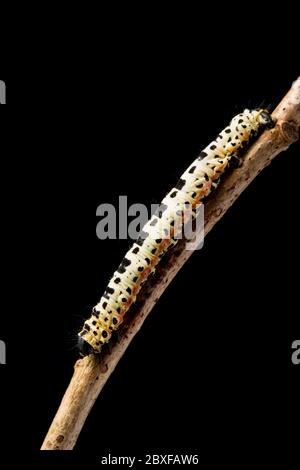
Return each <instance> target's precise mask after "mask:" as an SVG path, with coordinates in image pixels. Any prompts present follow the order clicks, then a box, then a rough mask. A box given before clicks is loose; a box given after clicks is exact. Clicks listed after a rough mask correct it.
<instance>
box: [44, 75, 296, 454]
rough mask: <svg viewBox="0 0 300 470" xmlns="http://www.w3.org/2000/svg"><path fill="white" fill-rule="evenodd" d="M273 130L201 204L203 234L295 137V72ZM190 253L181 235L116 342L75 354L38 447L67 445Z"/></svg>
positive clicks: (67, 448) (73, 438)
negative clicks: (90, 353) (65, 385)
mask: <svg viewBox="0 0 300 470" xmlns="http://www.w3.org/2000/svg"><path fill="white" fill-rule="evenodd" d="M272 116H273V118H275V119H276V120H277V124H276V126H275V127H274V129H271V130H268V131H265V132H264V133H263V134H262V135H261V136H260V137H259V139H258V140H257V141H256V142H254V144H253V145H252V146H251V147H250V148H249V150H248V151H247V153H246V155H245V159H244V163H243V166H242V167H241V168H239V169H237V170H234V171H233V172H232V173H230V174H229V175H228V176H227V177H226V178H225V179H224V181H223V182H222V184H221V185H220V187H219V188H218V190H217V191H216V192H215V193H214V194H212V196H211V197H210V199H209V201H208V202H207V203H206V205H205V234H207V233H208V232H209V231H210V230H211V229H212V227H213V226H214V225H215V224H216V223H217V222H218V220H219V219H220V218H221V217H222V216H223V215H224V214H225V212H226V211H227V210H228V209H229V207H230V206H231V205H232V204H233V202H234V201H235V200H236V199H237V197H238V196H239V195H240V194H241V193H242V191H243V190H244V189H245V188H246V187H247V186H248V185H249V184H250V183H251V181H252V180H253V179H254V178H255V177H256V176H257V175H258V173H260V172H261V170H263V169H264V168H265V167H266V166H267V165H268V164H269V163H270V162H271V160H272V159H273V158H274V157H275V156H276V155H278V154H279V153H280V152H282V151H283V150H286V149H287V148H288V147H289V145H290V144H292V143H293V142H295V141H296V140H297V139H298V134H299V126H300V77H299V78H298V79H297V80H296V81H295V82H294V83H293V85H292V87H291V89H290V90H289V92H288V93H287V95H286V96H285V97H284V98H283V99H282V101H281V102H280V104H279V105H278V106H277V108H276V109H275V111H274V112H273V114H272ZM192 253H193V252H192V251H189V250H186V249H185V241H184V240H182V241H181V242H180V243H178V245H177V246H176V247H175V249H174V250H173V251H172V252H171V253H170V255H167V256H168V257H167V258H166V261H165V262H164V263H163V265H162V266H161V267H159V268H158V269H157V272H156V273H155V275H154V276H153V278H152V279H151V282H148V283H147V284H146V287H145V289H143V291H142V296H141V298H140V300H139V302H138V303H137V304H136V305H135V306H134V308H133V311H132V312H131V313H130V315H128V318H127V321H126V323H125V325H124V327H123V328H122V330H121V331H120V338H119V341H118V342H116V341H113V342H112V348H111V351H109V350H108V349H105V350H104V351H103V353H102V354H101V356H100V360H99V359H97V358H96V357H94V356H88V357H85V358H83V359H80V360H78V361H77V362H76V364H75V371H74V375H73V377H72V379H71V382H70V385H69V387H68V389H67V391H66V393H65V395H64V397H63V400H62V402H61V405H60V407H59V409H58V411H57V414H56V416H55V418H54V420H53V422H52V424H51V426H50V429H49V431H48V434H47V436H46V438H45V440H44V443H43V445H42V450H69V449H73V447H74V445H75V443H76V441H77V438H78V436H79V434H80V431H81V429H82V427H83V425H84V422H85V420H86V418H87V416H88V414H89V412H90V410H91V408H92V406H93V404H94V402H95V400H96V399H97V397H98V395H99V393H100V392H101V390H102V388H103V386H104V385H105V383H106V381H107V380H108V378H109V376H110V374H111V373H112V372H113V370H114V368H115V367H116V365H117V363H118V361H119V360H120V358H121V357H122V355H123V354H124V352H125V350H126V348H127V347H128V346H129V344H130V342H131V340H132V339H133V337H134V336H135V335H136V333H137V332H138V331H139V329H140V328H141V326H142V324H143V322H144V320H145V319H146V317H147V315H148V314H149V313H150V311H151V309H152V308H153V306H154V304H155V303H156V301H157V300H158V298H159V297H160V296H161V295H162V293H163V292H164V290H165V289H166V287H167V286H168V284H169V283H170V282H171V281H172V279H173V278H174V277H175V276H176V274H177V272H178V271H179V269H180V268H181V267H182V266H183V264H184V263H185V262H186V261H187V259H188V258H189V257H190V256H191V254H192Z"/></svg>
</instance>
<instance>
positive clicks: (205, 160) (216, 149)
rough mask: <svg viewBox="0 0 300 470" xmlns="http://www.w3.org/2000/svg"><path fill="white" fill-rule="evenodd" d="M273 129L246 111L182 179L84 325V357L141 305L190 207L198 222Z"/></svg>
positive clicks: (261, 114) (263, 116) (262, 116)
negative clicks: (229, 174)
mask: <svg viewBox="0 0 300 470" xmlns="http://www.w3.org/2000/svg"><path fill="white" fill-rule="evenodd" d="M273 125H274V123H273V121H272V118H271V116H270V114H269V112H268V111H266V110H264V109H258V110H252V111H250V110H248V109H245V110H244V112H243V113H240V114H238V115H236V116H235V117H234V118H233V119H232V120H231V122H230V124H229V126H228V127H226V128H225V129H224V130H223V131H222V132H221V133H220V134H218V136H217V137H216V139H215V140H214V141H213V142H211V143H210V144H209V145H208V146H207V147H206V148H205V149H204V150H203V151H202V152H201V153H200V155H199V157H198V158H197V159H196V160H195V161H194V162H193V163H192V164H191V165H190V166H189V167H188V168H187V170H186V171H185V172H184V173H183V174H182V175H181V177H180V179H179V180H178V182H177V184H176V186H175V187H174V188H172V189H171V191H170V192H169V193H168V194H167V195H166V197H165V198H164V199H163V200H162V202H161V205H160V207H159V209H158V211H156V212H155V213H154V215H153V216H152V217H151V218H150V220H149V221H148V222H147V223H146V224H145V226H144V227H143V229H142V231H141V233H140V237H139V238H138V239H137V240H136V241H135V242H134V243H133V245H132V247H131V248H130V249H129V251H128V252H127V253H126V255H125V257H124V258H123V260H122V262H121V264H120V265H119V267H118V269H117V270H116V271H115V272H114V274H113V276H112V278H111V279H110V281H109V284H108V286H107V288H106V290H105V292H104V294H103V296H102V298H101V299H100V301H99V303H98V304H97V305H95V307H94V308H93V310H92V314H91V317H90V318H89V319H87V320H86V321H85V322H84V325H83V329H82V330H81V331H80V332H79V334H78V348H79V351H80V353H81V354H82V355H87V354H91V353H99V352H100V351H101V347H102V345H103V344H105V343H107V342H108V341H109V339H110V338H111V335H112V332H113V331H114V330H117V329H118V328H119V326H120V324H121V323H122V321H123V318H124V315H125V314H126V312H127V311H128V309H129V308H130V306H131V305H132V304H133V303H134V302H135V301H136V298H137V295H138V293H139V291H140V289H141V287H142V284H143V283H144V282H145V281H146V280H147V278H148V277H149V275H150V274H151V273H153V272H154V270H155V267H156V266H157V264H158V263H159V261H160V258H161V257H162V256H163V255H164V254H165V253H166V251H167V250H168V249H169V248H170V247H172V246H174V245H175V244H176V242H177V240H176V234H177V231H178V230H179V229H180V228H181V227H182V225H183V223H184V222H185V221H184V216H183V214H184V209H185V207H186V205H190V206H191V208H192V212H193V214H192V216H193V217H195V216H196V208H197V207H198V205H199V204H202V203H203V202H204V200H205V199H206V198H207V196H208V195H209V194H210V193H211V191H212V190H213V189H215V188H216V187H217V186H218V184H219V182H220V178H221V176H222V175H223V174H224V172H225V171H226V169H227V168H229V167H230V166H232V165H233V164H235V165H236V163H239V162H240V160H239V156H240V151H241V149H242V148H244V147H245V145H246V144H248V142H249V141H250V140H251V138H252V137H253V136H255V135H257V133H258V132H259V131H260V130H262V129H264V128H266V127H273ZM162 234H163V235H164V236H162Z"/></svg>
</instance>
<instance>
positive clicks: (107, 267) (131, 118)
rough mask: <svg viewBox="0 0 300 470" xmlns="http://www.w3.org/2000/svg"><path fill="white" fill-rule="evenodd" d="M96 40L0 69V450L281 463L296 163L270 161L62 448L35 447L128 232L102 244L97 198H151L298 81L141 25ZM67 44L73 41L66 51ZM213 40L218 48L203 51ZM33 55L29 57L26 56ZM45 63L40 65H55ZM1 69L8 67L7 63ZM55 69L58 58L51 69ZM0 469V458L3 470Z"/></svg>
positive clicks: (288, 384) (194, 39) (295, 425)
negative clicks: (235, 119)
mask: <svg viewBox="0 0 300 470" xmlns="http://www.w3.org/2000/svg"><path fill="white" fill-rule="evenodd" d="M142 30H143V27H142V26H141V29H140V31H139V34H138V36H137V35H136V34H135V35H134V34H130V31H127V33H126V34H124V35H120V37H119V38H118V40H117V41H116V40H115V37H114V34H113V33H111V36H109V35H107V36H106V40H105V38H104V39H103V38H102V37H100V36H99V37H97V34H95V37H93V35H92V34H91V37H88V38H86V39H85V41H84V43H83V44H84V45H83V46H82V44H81V46H82V47H79V44H80V40H78V41H76V42H75V44H74V43H72V44H69V43H68V41H67V40H66V43H68V44H69V45H66V46H64V50H62V51H60V55H59V56H55V57H53V56H51V53H50V51H51V47H49V49H47V52H45V53H43V58H42V60H41V61H40V62H39V61H37V62H36V63H35V64H34V65H33V67H32V68H31V69H30V72H29V69H28V68H26V67H25V64H26V57H25V56H22V54H21V56H22V58H21V59H20V60H19V62H18V64H16V63H12V62H13V61H10V62H7V68H6V69H5V68H3V69H2V68H1V69H0V70H1V74H2V73H3V75H1V77H0V78H1V79H4V80H5V81H6V83H7V98H8V103H7V106H6V107H5V108H4V111H3V109H2V113H5V115H4V116H3V115H1V128H2V137H1V139H2V142H3V146H2V148H3V149H4V151H3V154H2V171H1V176H2V178H1V179H2V185H1V191H2V194H1V201H2V211H1V212H2V221H3V225H2V235H3V242H2V257H1V258H2V263H1V264H2V273H3V274H2V277H3V298H2V306H3V311H2V315H1V330H0V332H1V335H0V337H1V339H2V340H5V341H6V343H7V365H6V366H5V367H4V366H1V370H0V373H1V374H0V379H1V429H0V432H1V448H3V450H4V451H7V456H8V457H9V459H12V458H13V457H15V456H16V455H17V456H18V457H20V458H21V459H22V460H23V462H24V463H25V462H27V461H28V460H30V461H31V462H33V463H37V465H38V466H40V468H44V466H45V465H46V463H48V462H50V465H53V464H54V463H57V462H58V461H62V462H65V465H67V463H68V462H69V463H72V465H73V466H74V465H75V459H76V463H81V462H93V463H96V464H97V462H99V458H100V457H101V456H102V455H106V454H107V453H108V452H111V453H114V454H115V455H143V454H144V453H146V452H150V453H153V452H163V453H165V452H170V453H180V452H188V453H199V456H200V463H202V464H203V467H204V468H213V466H214V464H215V463H217V462H222V464H224V463H230V464H232V465H237V466H238V467H239V468H240V467H241V466H242V467H243V463H244V462H249V461H250V462H252V463H258V462H259V463H262V462H264V463H266V464H268V463H270V462H273V461H278V459H279V458H280V457H282V459H283V461H285V462H286V459H287V458H288V456H289V457H291V456H292V455H293V453H294V452H295V451H296V432H297V429H298V431H299V410H298V400H297V399H298V398H299V375H300V366H295V365H293V364H292V363H291V353H292V350H291V344H292V342H293V341H294V340H295V339H299V326H300V325H299V315H298V313H297V308H298V276H297V267H298V229H297V217H298V176H297V175H298V171H299V163H298V155H299V147H297V146H296V145H294V146H293V147H291V148H290V149H289V150H288V151H287V152H284V153H282V154H281V155H279V156H278V157H277V158H276V159H275V161H274V162H273V163H272V164H271V165H270V167H268V168H267V169H266V170H264V172H263V173H262V174H261V175H259V176H258V177H257V178H256V179H255V181H254V182H253V184H252V185H251V186H250V187H249V188H248V189H247V190H246V191H245V192H244V193H243V194H242V195H241V197H240V198H239V199H238V201H237V202H236V203H235V205H234V207H233V208H232V209H231V210H230V211H229V212H228V213H227V214H226V215H225V216H224V217H223V219H222V220H221V221H220V222H219V223H218V224H217V226H216V227H215V228H214V230H213V232H212V233H210V234H209V236H208V237H207V238H206V240H205V245H204V248H203V249H202V250H201V251H199V252H196V253H195V254H194V255H193V256H192V258H191V259H190V260H189V261H188V262H187V264H186V265H185V266H184V267H183V268H182V270H181V271H180V273H179V274H178V275H177V276H176V279H175V280H174V281H173V283H172V285H171V286H170V287H169V288H168V290H167V291H166V293H165V294H164V295H163V297H162V298H161V299H160V301H159V302H158V304H157V305H156V306H155V308H154V309H153V312H152V313H151V315H150V316H149V318H148V319H147V321H146V322H145V324H144V326H143V328H142V330H141V332H140V333H139V334H138V335H137V336H136V338H135V339H134V341H133V343H132V344H131V346H130V347H129V349H128V350H127V352H126V354H125V356H124V357H123V359H122V360H121V361H120V363H119V365H118V367H117V369H116V371H115V372H114V373H113V374H112V376H111V378H110V379H109V382H108V383H107V385H106V386H105V389H104V390H103V392H102V394H101V396H100V397H99V399H98V400H97V403H96V404H95V406H94V408H93V410H92V413H91V415H90V416H89V418H88V420H87V422H86V425H85V427H84V429H83V431H82V433H81V435H80V438H79V440H78V444H77V447H76V451H75V452H74V453H73V455H72V456H71V455H69V454H68V456H66V455H65V454H64V455H63V453H60V454H59V455H57V454H56V453H51V455H49V454H48V453H47V454H46V453H44V454H43V455H40V454H39V451H38V449H39V447H40V446H41V443H42V441H43V438H44V436H45V434H46V432H47V429H48V427H49V425H50V422H51V420H52V418H53V416H54V414H55V411H56V409H57V407H58V404H59V402H60V399H61V397H62V395H63V393H64V390H65V389H66V387H67V384H68V382H69V380H70V378H71V375H72V367H73V363H74V361H75V360H76V358H77V351H76V348H75V343H76V333H77V331H78V329H79V328H80V327H81V324H82V321H83V319H84V318H85V317H87V316H88V315H89V313H90V309H91V307H92V306H93V305H94V304H95V303H96V302H97V301H98V299H99V297H100V296H101V294H102V292H103V290H104V288H105V285H106V283H107V280H108V278H109V276H110V275H111V274H112V272H113V270H114V269H115V267H116V266H117V265H118V263H119V262H120V260H121V257H122V256H123V254H124V253H125V251H126V249H127V248H128V246H129V242H128V241H120V240H107V241H100V240H98V239H97V237H96V233H95V228H96V223H97V220H98V219H97V218H96V215H95V213H96V208H97V206H98V205H99V204H101V203H103V202H109V203H113V204H117V201H118V196H119V195H128V201H129V204H130V203H135V202H141V203H145V204H146V205H148V206H149V205H150V204H151V203H154V202H159V201H160V200H161V199H162V197H163V196H164V194H165V193H166V192H167V191H168V190H169V189H170V188H171V187H172V186H173V185H174V183H175V182H176V180H177V177H178V176H179V175H180V174H181V173H182V172H183V171H184V169H185V168H186V167H187V165H188V164H189V163H190V162H191V161H192V160H193V159H194V158H195V157H196V156H197V154H198V153H199V152H200V150H201V149H202V148H203V147H204V146H206V145H207V144H208V143H209V141H210V140H212V139H213V138H214V136H215V135H216V133H217V132H218V131H219V130H221V129H222V128H224V127H225V125H226V124H227V123H228V122H229V120H230V119H231V117H232V116H233V115H234V114H236V113H237V112H240V111H241V110H242V109H243V108H245V107H246V106H248V107H257V106H261V105H270V104H271V105H274V104H276V103H277V102H278V101H279V100H280V99H281V97H282V96H283V95H284V93H285V92H286V91H287V90H288V88H289V87H290V85H291V83H292V81H293V80H294V79H296V78H297V76H298V75H299V67H298V65H297V64H296V63H295V62H293V61H290V60H289V59H288V58H287V57H285V56H281V58H280V64H281V66H280V68H278V66H277V65H276V64H275V62H274V61H273V60H272V59H271V58H270V56H268V57H266V56H265V55H264V54H263V53H261V55H260V54H259V52H258V53H257V55H256V57H255V60H254V59H253V63H252V61H251V60H249V61H246V62H245V61H244V60H243V57H242V56H240V55H238V54H237V55H238V57H236V58H235V60H234V61H233V60H232V61H231V59H230V57H227V59H226V58H225V59H226V60H223V59H224V57H223V55H224V51H225V52H226V47H225V46H224V50H223V49H222V47H221V46H219V47H218V48H216V50H214V51H212V50H208V49H207V45H206V43H205V41H203V37H201V36H199V37H198V36H197V31H193V33H194V34H191V37H190V36H188V37H185V38H184V40H183V35H182V34H181V33H182V31H181V29H180V28H178V31H177V32H178V38H175V37H173V36H172V37H171V36H168V34H166V35H165V37H164V38H161V37H160V38H159V40H158V39H157V37H156V30H155V28H154V30H152V31H151V34H150V33H149V34H148V35H147V34H146V35H145V36H146V37H144V36H143V35H142V34H141V33H142ZM77 46H78V48H77ZM211 48H212V46H211ZM37 57H39V55H37ZM48 58H49V62H48V60H47V59H48ZM3 63H4V64H5V62H3ZM54 65H55V67H54ZM8 468H10V467H9V466H8Z"/></svg>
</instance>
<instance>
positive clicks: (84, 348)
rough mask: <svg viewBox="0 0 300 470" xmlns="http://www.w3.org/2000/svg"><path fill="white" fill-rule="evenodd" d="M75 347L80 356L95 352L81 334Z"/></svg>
mask: <svg viewBox="0 0 300 470" xmlns="http://www.w3.org/2000/svg"><path fill="white" fill-rule="evenodd" d="M77 347H78V350H79V353H80V355H81V356H88V355H89V354H92V353H94V352H95V351H94V349H93V348H92V346H91V345H90V344H89V343H88V342H87V341H85V340H84V339H83V338H82V337H81V336H78V340H77Z"/></svg>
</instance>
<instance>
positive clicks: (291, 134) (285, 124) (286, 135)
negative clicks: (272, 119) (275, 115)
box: [276, 120, 299, 145]
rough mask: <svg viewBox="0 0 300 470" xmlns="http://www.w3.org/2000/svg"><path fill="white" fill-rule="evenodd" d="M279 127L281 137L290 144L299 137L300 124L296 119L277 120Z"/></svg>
mask: <svg viewBox="0 0 300 470" xmlns="http://www.w3.org/2000/svg"><path fill="white" fill-rule="evenodd" d="M276 127H277V129H278V130H279V134H280V136H281V138H282V139H283V140H284V141H285V142H286V143H287V144H288V145H290V144H292V143H293V142H296V140H298V138H299V130H298V126H297V124H296V123H295V122H294V121H281V120H279V121H278V122H277V126H276Z"/></svg>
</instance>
